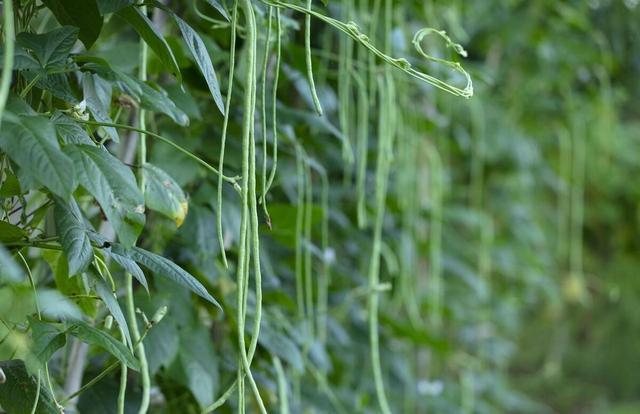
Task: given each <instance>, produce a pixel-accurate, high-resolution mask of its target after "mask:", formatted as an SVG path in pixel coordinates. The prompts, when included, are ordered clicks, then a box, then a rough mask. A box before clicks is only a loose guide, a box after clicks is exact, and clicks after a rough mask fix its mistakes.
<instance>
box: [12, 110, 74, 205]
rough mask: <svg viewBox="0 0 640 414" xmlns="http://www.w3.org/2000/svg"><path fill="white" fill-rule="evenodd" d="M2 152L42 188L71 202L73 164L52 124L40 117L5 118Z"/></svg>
mask: <svg viewBox="0 0 640 414" xmlns="http://www.w3.org/2000/svg"><path fill="white" fill-rule="evenodd" d="M0 148H2V150H4V151H5V152H6V153H7V155H8V156H9V157H10V158H11V159H12V160H13V161H15V163H16V164H18V165H19V166H20V168H21V169H24V170H25V171H28V173H29V175H31V176H33V178H34V179H35V180H37V181H38V182H39V183H40V184H42V185H44V186H45V187H47V188H48V189H49V190H51V191H52V192H53V193H54V194H56V195H58V196H60V197H61V198H63V199H65V200H68V199H69V197H70V195H71V193H72V192H73V191H74V190H75V188H76V186H77V183H76V179H75V173H74V166H73V162H72V161H71V159H69V157H67V156H66V155H65V154H64V153H63V152H62V151H60V146H59V145H58V140H57V139H56V134H55V130H54V128H53V125H52V124H51V122H49V120H47V119H45V118H42V117H38V116H21V117H5V119H4V120H3V122H2V129H1V130H0Z"/></svg>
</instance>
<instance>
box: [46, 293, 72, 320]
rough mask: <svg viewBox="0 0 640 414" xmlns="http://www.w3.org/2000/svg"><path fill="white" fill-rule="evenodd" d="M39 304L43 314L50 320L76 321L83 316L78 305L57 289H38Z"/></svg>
mask: <svg viewBox="0 0 640 414" xmlns="http://www.w3.org/2000/svg"><path fill="white" fill-rule="evenodd" d="M38 303H39V304H40V309H41V311H42V314H43V315H44V316H46V317H47V318H50V319H56V320H75V319H79V318H80V317H81V316H82V315H81V313H80V311H79V310H78V308H77V307H76V305H75V304H73V303H72V302H71V301H70V300H69V298H67V297H66V296H64V295H63V294H61V293H60V292H58V291H57V290H55V289H38Z"/></svg>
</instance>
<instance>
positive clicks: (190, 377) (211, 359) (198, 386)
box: [178, 327, 218, 408]
mask: <svg viewBox="0 0 640 414" xmlns="http://www.w3.org/2000/svg"><path fill="white" fill-rule="evenodd" d="M180 347H181V349H180V352H179V353H178V362H179V364H180V367H181V368H182V375H183V376H184V378H180V379H179V380H181V382H184V385H185V386H186V387H187V388H189V391H191V393H192V394H193V396H194V397H195V399H196V400H197V401H198V404H200V407H202V408H203V407H206V406H208V405H209V404H211V403H212V402H213V399H214V398H213V397H214V396H215V395H216V393H217V388H218V372H217V365H218V359H217V358H216V354H215V352H213V349H214V347H213V344H212V343H211V339H210V338H209V336H208V335H207V333H206V332H205V331H203V330H202V329H199V327H195V328H192V327H190V328H189V329H188V330H186V331H184V332H182V335H181V336H180Z"/></svg>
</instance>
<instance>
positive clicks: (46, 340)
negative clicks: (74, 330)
mask: <svg viewBox="0 0 640 414" xmlns="http://www.w3.org/2000/svg"><path fill="white" fill-rule="evenodd" d="M29 325H31V334H32V336H31V341H32V347H31V351H32V352H33V355H34V356H35V357H36V358H37V360H38V362H39V363H40V364H43V365H44V364H45V363H46V362H48V361H49V360H50V359H51V357H52V356H53V354H54V353H55V352H56V351H57V350H58V349H60V348H62V347H63V346H65V344H66V343H67V335H66V334H65V332H64V331H63V330H62V329H60V328H59V327H58V326H57V325H54V324H51V323H47V322H42V321H39V320H38V319H34V318H29Z"/></svg>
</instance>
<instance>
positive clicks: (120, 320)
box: [96, 279, 133, 346]
mask: <svg viewBox="0 0 640 414" xmlns="http://www.w3.org/2000/svg"><path fill="white" fill-rule="evenodd" d="M96 293H97V294H98V296H100V299H102V301H103V302H104V304H105V306H106V307H107V309H109V313H110V314H111V315H112V316H113V319H115V321H116V323H117V324H118V326H120V331H121V332H122V334H123V335H124V337H125V339H126V340H127V343H128V344H129V346H132V345H133V342H131V336H130V334H129V325H127V320H126V319H125V317H124V313H122V309H121V308H120V304H119V303H118V299H116V296H115V293H114V292H112V291H111V289H109V287H108V286H107V284H106V282H105V281H104V280H101V279H99V280H97V282H96Z"/></svg>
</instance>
